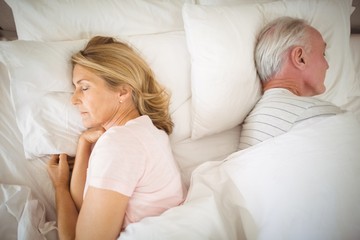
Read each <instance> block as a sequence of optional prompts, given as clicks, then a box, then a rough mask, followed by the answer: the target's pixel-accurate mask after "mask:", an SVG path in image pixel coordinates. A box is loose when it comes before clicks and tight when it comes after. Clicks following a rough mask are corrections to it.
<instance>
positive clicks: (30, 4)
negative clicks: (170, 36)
mask: <svg viewBox="0 0 360 240" xmlns="http://www.w3.org/2000/svg"><path fill="white" fill-rule="evenodd" d="M5 2H6V3H7V4H8V5H9V6H10V7H11V9H12V11H13V15H14V19H15V25H16V30H17V36H18V39H21V40H37V41H63V40H75V39H84V38H90V37H93V36H96V35H110V36H123V35H138V34H154V33H164V32H169V31H179V30H182V29H183V21H182V17H181V8H182V5H183V3H184V2H188V3H192V2H193V1H192V0H157V1H152V0H121V1H117V0H107V1H106V2H99V1H97V0H68V1H63V0H52V1H51V2H49V1H47V0H37V1H33V0H20V1H18V0H6V1H5Z"/></svg>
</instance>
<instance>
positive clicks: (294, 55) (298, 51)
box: [291, 47, 307, 69]
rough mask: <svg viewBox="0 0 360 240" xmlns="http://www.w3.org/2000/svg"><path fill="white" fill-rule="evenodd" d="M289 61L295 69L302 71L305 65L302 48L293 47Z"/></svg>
mask: <svg viewBox="0 0 360 240" xmlns="http://www.w3.org/2000/svg"><path fill="white" fill-rule="evenodd" d="M291 61H292V63H293V64H294V66H295V67H296V68H299V69H304V67H305V64H306V61H307V59H306V54H305V49H304V48H303V47H295V48H293V49H292V51H291Z"/></svg>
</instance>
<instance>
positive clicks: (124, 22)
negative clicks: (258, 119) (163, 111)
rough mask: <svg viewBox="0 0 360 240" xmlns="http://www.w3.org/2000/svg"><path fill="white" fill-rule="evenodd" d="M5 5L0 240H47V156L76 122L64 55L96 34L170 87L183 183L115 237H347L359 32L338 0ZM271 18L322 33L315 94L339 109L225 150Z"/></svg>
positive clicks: (357, 163) (358, 167)
mask: <svg viewBox="0 0 360 240" xmlns="http://www.w3.org/2000/svg"><path fill="white" fill-rule="evenodd" d="M5 1H6V2H7V3H8V4H9V6H10V7H11V8H12V11H13V14H14V19H15V23H16V26H17V32H18V36H19V40H17V41H11V42H0V106H1V107H0V111H1V112H0V129H1V131H0V211H1V215H0V236H2V238H4V239H34V238H36V239H57V236H56V231H57V230H56V222H55V221H56V214H55V206H54V192H53V188H52V185H51V181H50V179H49V177H48V174H47V172H46V161H47V159H48V157H49V154H52V153H59V152H66V153H68V154H70V155H73V154H74V149H75V147H76V139H77V136H78V134H79V133H80V132H81V131H82V130H83V128H82V126H81V124H80V121H79V116H78V113H77V112H76V111H74V108H73V106H72V105H71V104H70V102H69V99H70V96H71V93H72V91H73V86H72V85H71V67H70V65H69V60H68V57H69V56H70V55H71V53H72V52H73V51H76V50H78V49H80V48H81V47H82V46H83V45H84V44H85V42H86V41H87V40H88V39H89V38H90V37H91V36H94V35H98V34H105V35H112V36H115V37H117V38H119V39H122V40H123V41H126V42H128V43H129V44H131V45H132V46H134V47H135V48H136V49H137V50H138V51H139V52H140V53H141V54H142V56H143V57H144V58H145V59H146V61H147V62H148V63H149V65H150V66H151V67H152V69H153V70H154V72H155V75H156V76H157V78H158V79H159V81H160V82H161V83H163V84H164V85H165V86H166V88H167V89H168V90H169V91H170V93H171V95H172V100H171V105H170V111H171V115H172V118H173V121H174V123H175V128H174V132H173V134H172V135H171V136H170V139H171V144H172V148H173V152H174V156H175V159H176V160H177V162H178V164H179V167H180V169H181V172H182V177H183V180H184V182H185V184H186V186H187V187H188V196H187V199H186V201H185V202H184V204H182V205H180V206H178V207H175V208H172V209H170V210H168V211H166V212H165V213H163V214H162V215H160V216H158V217H151V218H145V219H143V220H142V221H140V222H138V223H135V224H130V225H129V226H128V227H127V228H126V230H125V231H124V232H123V234H122V235H121V237H120V239H184V238H187V239H359V237H360V232H359V228H358V226H359V225H360V208H359V205H358V202H359V201H360V189H359V187H358V183H359V182H360V155H359V151H358V146H359V145H360V139H359V138H360V126H359V124H360V78H359V76H360V72H359V70H360V65H359V64H360V61H359V57H360V56H359V52H360V37H359V36H357V35H351V37H350V14H351V12H352V10H353V9H352V8H351V1H350V0H346V1H342V0H315V1H311V0H304V1H296V0H292V1H289V0H288V1H285V0H284V1H271V0H263V1H245V0H244V1H242V0H196V1H195V0H194V1H192V0H176V1H170V0H155V1H154V0H136V1H121V4H120V2H119V1H113V0H107V1H102V2H101V4H99V3H97V2H96V3H95V1H86V4H85V1H83V0H80V1H73V0H71V1H60V0H55V1H51V2H49V1H44V0H40V1H32V0H20V1H18V0H5ZM281 15H291V16H298V17H302V18H305V19H307V20H308V21H310V23H312V24H314V25H315V27H317V28H318V29H319V30H320V32H321V33H322V34H323V35H324V38H325V40H326V42H327V44H328V50H327V53H326V55H327V59H328V61H329V64H330V69H329V71H328V73H327V78H326V84H327V87H328V92H327V93H326V94H325V95H322V96H321V97H322V98H323V99H325V100H328V101H331V102H334V103H336V104H337V105H339V106H341V108H342V109H343V110H344V111H345V112H344V113H342V114H338V115H336V116H333V117H329V118H321V119H318V120H317V121H312V122H307V123H304V124H301V125H299V126H298V127H296V128H294V129H292V130H291V131H290V132H288V133H286V134H283V135H281V136H278V137H275V138H273V139H270V140H267V141H264V142H262V143H260V144H257V145H255V146H253V147H250V148H247V149H246V150H243V151H238V146H239V137H240V131H241V124H242V121H243V119H244V117H245V116H246V115H247V113H248V112H249V111H250V110H251V108H252V107H253V105H254V104H255V102H256V101H257V99H258V98H259V96H260V90H259V87H260V85H259V83H258V77H257V75H256V71H255V68H254V65H253V58H252V49H253V47H254V40H255V36H256V33H257V31H258V30H259V29H260V28H261V26H262V25H264V24H265V23H266V22H267V21H269V20H271V19H273V18H275V17H276V16H281ZM329 15H331V18H329ZM90 16H91V17H90ZM140 16H141V17H140ZM45 19H46V20H45ZM59 19H61V21H59ZM59 113H62V114H59ZM35 236H36V237H35Z"/></svg>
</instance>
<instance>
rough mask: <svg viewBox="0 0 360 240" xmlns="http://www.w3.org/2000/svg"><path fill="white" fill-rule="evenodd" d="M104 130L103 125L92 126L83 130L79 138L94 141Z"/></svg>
mask: <svg viewBox="0 0 360 240" xmlns="http://www.w3.org/2000/svg"><path fill="white" fill-rule="evenodd" d="M104 132H105V129H104V128H103V127H94V128H90V129H88V130H86V131H84V132H83V133H82V134H81V136H80V138H82V139H84V140H86V141H87V142H89V143H95V142H96V141H97V140H98V139H99V138H100V136H101V135H102V134H103V133H104Z"/></svg>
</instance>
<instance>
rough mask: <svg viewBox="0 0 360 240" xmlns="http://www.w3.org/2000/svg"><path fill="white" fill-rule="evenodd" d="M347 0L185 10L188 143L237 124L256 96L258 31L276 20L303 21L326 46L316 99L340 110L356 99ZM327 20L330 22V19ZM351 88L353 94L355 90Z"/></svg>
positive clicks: (306, 0) (203, 7) (258, 89)
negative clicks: (189, 104)
mask: <svg viewBox="0 0 360 240" xmlns="http://www.w3.org/2000/svg"><path fill="white" fill-rule="evenodd" d="M351 3H352V1H351V0H346V1H341V0H327V1H323V0H314V1H313V0H305V1H276V2H269V3H251V4H238V5H232V6H201V5H191V4H185V6H184V9H183V17H184V24H185V32H186V39H187V43H188V47H189V52H190V55H191V91H192V113H193V116H192V135H191V136H192V138H193V139H197V138H201V137H203V136H206V135H211V134H214V133H216V132H221V131H223V130H226V129H230V128H232V127H234V126H235V125H237V124H239V123H241V122H242V121H243V120H244V118H245V117H246V115H247V113H248V112H249V111H250V110H251V108H252V107H253V105H254V104H255V103H256V101H257V100H258V98H259V96H260V84H259V81H258V80H257V77H256V69H255V64H254V58H253V51H254V46H255V39H256V35H257V33H258V31H260V29H261V28H262V27H263V26H264V25H265V24H266V23H267V22H269V21H271V20H273V19H275V18H277V17H279V16H284V15H286V16H292V17H299V18H304V19H306V20H307V21H309V23H310V24H311V25H312V26H314V27H315V28H316V29H318V30H319V31H320V33H321V34H322V35H323V38H324V39H325V41H326V43H327V49H326V56H327V60H328V63H329V65H330V67H329V69H328V71H327V73H326V79H325V85H326V88H327V91H326V93H325V94H323V95H321V96H320V98H322V99H323V100H326V101H330V102H333V103H335V104H336V105H342V104H344V103H346V102H347V101H348V97H349V96H352V95H354V94H357V95H359V92H360V88H359V87H357V86H358V84H357V83H356V79H355V72H354V67H353V63H352V58H351V52H350V47H349V36H350V14H351V10H352V7H351ZM329 16H331V18H329ZM354 86H356V89H354Z"/></svg>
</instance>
